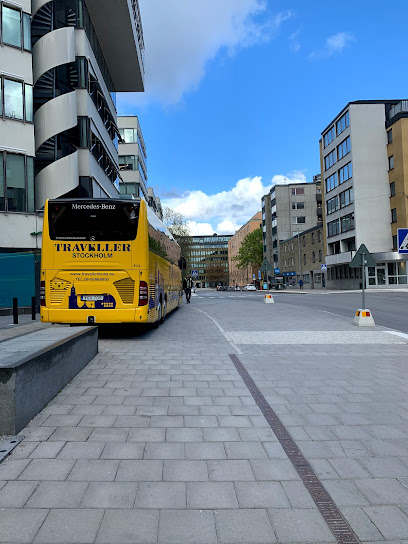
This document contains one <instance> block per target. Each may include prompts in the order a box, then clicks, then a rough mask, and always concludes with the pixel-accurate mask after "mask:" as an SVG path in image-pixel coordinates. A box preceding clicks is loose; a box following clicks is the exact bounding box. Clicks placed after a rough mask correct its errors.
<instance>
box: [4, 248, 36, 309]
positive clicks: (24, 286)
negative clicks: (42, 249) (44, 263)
mask: <svg viewBox="0 0 408 544" xmlns="http://www.w3.org/2000/svg"><path fill="white" fill-rule="evenodd" d="M39 270H40V253H37V254H36V253H35V252H33V251H27V252H21V253H20V252H18V253H0V308H11V307H12V306H13V298H17V299H18V306H19V307H22V306H29V307H30V306H31V298H32V297H33V296H37V298H38V285H37V286H36V282H37V283H38V278H39ZM36 287H37V288H36Z"/></svg>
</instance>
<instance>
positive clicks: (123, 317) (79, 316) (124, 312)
mask: <svg viewBox="0 0 408 544" xmlns="http://www.w3.org/2000/svg"><path fill="white" fill-rule="evenodd" d="M40 314H41V321H42V322H43V323H70V324H71V323H72V324H80V325H98V324H101V323H147V322H148V315H149V314H148V310H147V307H146V308H129V309H127V308H126V309H109V310H92V309H89V310H86V311H84V310H57V309H53V308H52V309H50V308H41V312H40Z"/></svg>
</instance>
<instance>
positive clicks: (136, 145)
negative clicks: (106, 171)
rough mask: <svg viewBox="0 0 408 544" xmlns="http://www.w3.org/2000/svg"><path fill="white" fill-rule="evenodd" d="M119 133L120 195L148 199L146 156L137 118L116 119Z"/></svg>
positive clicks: (122, 117)
mask: <svg viewBox="0 0 408 544" xmlns="http://www.w3.org/2000/svg"><path fill="white" fill-rule="evenodd" d="M118 126H119V133H120V137H121V139H120V141H119V168H120V172H121V177H122V180H121V182H120V185H119V190H120V193H121V194H131V195H133V196H135V197H139V196H140V197H141V198H143V199H144V200H146V202H147V201H148V199H149V194H148V189H147V166H146V165H147V154H146V145H145V142H144V139H143V134H142V129H141V128H140V123H139V119H138V117H137V116H122V115H120V116H119V117H118Z"/></svg>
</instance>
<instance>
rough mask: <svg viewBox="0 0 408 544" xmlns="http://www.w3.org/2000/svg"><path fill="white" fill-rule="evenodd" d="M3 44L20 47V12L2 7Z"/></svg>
mask: <svg viewBox="0 0 408 544" xmlns="http://www.w3.org/2000/svg"><path fill="white" fill-rule="evenodd" d="M2 16H3V25H2V26H3V42H4V43H6V44H8V45H15V46H16V47H21V11H19V10H16V9H12V8H9V7H7V6H4V5H3V9H2Z"/></svg>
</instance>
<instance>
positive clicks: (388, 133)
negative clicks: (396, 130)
mask: <svg viewBox="0 0 408 544" xmlns="http://www.w3.org/2000/svg"><path fill="white" fill-rule="evenodd" d="M387 144H392V128H391V129H390V130H389V131H388V132H387Z"/></svg>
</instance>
